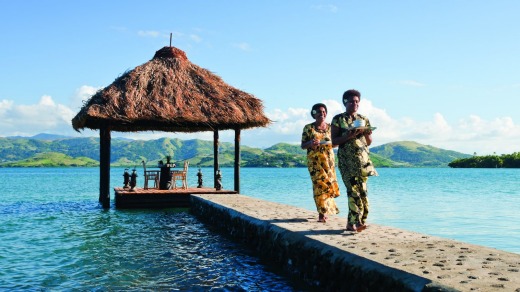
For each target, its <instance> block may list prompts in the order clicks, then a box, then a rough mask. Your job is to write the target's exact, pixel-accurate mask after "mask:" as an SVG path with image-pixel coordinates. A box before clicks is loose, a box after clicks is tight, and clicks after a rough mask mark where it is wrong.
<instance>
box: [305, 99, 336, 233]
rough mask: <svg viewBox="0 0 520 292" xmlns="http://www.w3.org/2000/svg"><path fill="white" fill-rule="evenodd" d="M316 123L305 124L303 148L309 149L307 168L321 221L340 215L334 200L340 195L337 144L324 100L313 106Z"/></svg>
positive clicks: (312, 112) (312, 111)
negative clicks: (330, 215) (334, 149)
mask: <svg viewBox="0 0 520 292" xmlns="http://www.w3.org/2000/svg"><path fill="white" fill-rule="evenodd" d="M311 115H312V117H313V118H314V119H315V121H314V122H313V123H310V124H307V125H305V127H304V128H303V133H302V143H301V147H302V149H307V167H308V168H309V174H310V176H311V180H312V189H313V194H314V202H315V203H316V209H317V210H318V214H319V215H318V221H319V222H324V223H325V222H327V219H328V217H327V215H329V214H338V213H339V209H338V207H337V206H336V202H335V200H334V198H335V197H338V196H339V186H338V181H337V179H336V170H335V165H334V151H333V150H332V148H333V147H334V146H333V145H332V142H331V136H330V129H331V128H330V124H328V123H326V122H325V118H326V117H327V107H326V106H325V105H324V104H323V103H317V104H315V105H313V106H312V110H311Z"/></svg>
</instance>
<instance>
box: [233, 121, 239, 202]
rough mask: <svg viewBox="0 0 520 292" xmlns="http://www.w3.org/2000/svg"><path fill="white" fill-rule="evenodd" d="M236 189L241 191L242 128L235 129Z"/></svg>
mask: <svg viewBox="0 0 520 292" xmlns="http://www.w3.org/2000/svg"><path fill="white" fill-rule="evenodd" d="M234 166H235V191H236V192H237V193H240V128H237V129H235V165H234Z"/></svg>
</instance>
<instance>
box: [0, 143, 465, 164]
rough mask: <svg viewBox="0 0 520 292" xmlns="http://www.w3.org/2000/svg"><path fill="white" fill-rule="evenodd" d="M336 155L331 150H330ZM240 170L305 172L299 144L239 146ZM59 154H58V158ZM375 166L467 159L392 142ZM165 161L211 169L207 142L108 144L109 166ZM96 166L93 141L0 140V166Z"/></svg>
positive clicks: (229, 147)
mask: <svg viewBox="0 0 520 292" xmlns="http://www.w3.org/2000/svg"><path fill="white" fill-rule="evenodd" d="M336 150H337V149H336ZM240 151H241V166H244V167H306V151H305V150H302V149H301V148H300V145H295V144H288V143H278V144H275V145H273V146H271V147H269V148H266V149H260V148H253V147H249V146H241V148H240ZM58 154H59V155H58ZM370 155H371V158H372V160H373V162H374V165H376V167H447V165H448V163H449V162H451V161H453V160H455V159H460V158H466V157H469V156H470V155H466V154H462V153H458V152H454V151H449V150H443V149H439V148H436V147H433V146H428V145H422V144H419V143H416V142H394V143H388V144H384V145H381V146H378V147H373V148H371V153H370ZM166 156H171V158H172V161H173V162H176V163H178V164H180V163H182V161H184V160H186V159H189V160H190V164H191V165H192V166H194V167H195V166H201V167H212V166H213V141H205V140H198V139H193V140H180V139H171V138H161V139H157V140H146V141H145V140H128V139H112V142H111V165H112V166H125V167H139V166H140V165H141V161H142V160H144V161H146V162H147V164H148V165H156V164H157V162H158V161H159V160H163V161H165V160H166ZM234 157H235V148H234V144H233V143H228V142H224V143H220V145H219V163H220V166H223V167H228V166H233V163H234ZM98 161H99V138H95V137H87V138H62V137H57V138H56V139H49V140H44V139H35V138H22V137H12V138H0V167H29V166H31V167H36V166H93V165H98V164H99V163H98Z"/></svg>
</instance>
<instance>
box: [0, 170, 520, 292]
mask: <svg viewBox="0 0 520 292" xmlns="http://www.w3.org/2000/svg"><path fill="white" fill-rule="evenodd" d="M202 171H203V173H204V185H205V186H211V185H212V184H213V182H212V179H211V177H209V176H211V175H209V174H210V173H211V170H210V169H203V170H202ZM378 171H379V173H380V176H379V177H371V178H370V179H369V198H370V202H371V213H370V214H369V220H368V221H369V223H376V224H380V225H388V226H394V227H398V228H402V229H406V230H411V231H416V232H421V233H425V234H430V235H436V236H441V237H445V238H451V239H455V240H459V241H465V242H469V243H473V244H478V245H484V246H489V247H493V248H497V249H501V250H506V251H510V252H515V253H520V226H519V224H518V222H520V214H519V212H517V209H518V206H520V187H519V185H518V183H517V182H518V181H519V178H520V177H519V175H520V171H519V170H516V169H509V170H505V169H379V170H378ZM122 174H123V169H118V168H113V169H112V170H111V185H112V186H113V187H115V186H121V185H122V182H123V177H122ZM0 177H1V178H2V185H3V188H1V189H0V197H1V198H2V199H1V201H0V238H1V239H2V240H1V241H0V267H2V268H1V269H0V289H7V290H74V289H80V290H101V291H105V290H118V291H119V290H134V291H135V290H140V291H147V290H149V291H156V290H199V291H206V290H210V289H213V290H216V291H241V290H242V291H266V290H271V291H272V290H277V291H294V290H297V288H295V285H294V283H291V282H290V281H288V280H287V279H285V278H283V277H280V276H279V275H277V274H276V273H275V272H274V271H273V270H272V269H271V267H269V266H266V265H264V264H263V263H262V262H261V261H260V260H259V259H257V258H256V257H255V256H254V254H252V253H251V251H250V250H249V249H247V248H246V247H243V246H240V245H238V244H236V243H234V242H233V241H231V240H229V239H227V238H226V237H225V236H223V235H221V234H218V233H215V232H213V231H212V230H211V228H210V227H209V226H206V225H204V224H202V223H200V222H199V221H198V220H197V219H196V218H195V217H193V216H192V215H191V214H189V213H188V212H187V211H186V209H164V210H146V209H143V210H120V209H115V208H113V206H112V208H111V209H108V210H104V209H102V208H100V206H99V205H98V202H97V200H98V194H99V192H98V189H99V169H97V168H39V169H16V168H0ZM232 178H233V169H230V168H225V169H223V184H224V188H227V189H231V188H233V179H232ZM188 183H189V185H192V186H194V185H196V184H197V176H196V169H195V168H193V170H192V171H191V173H189V182H188ZM138 184H139V185H140V186H142V178H141V177H138ZM340 186H341V188H342V194H341V196H340V197H339V198H338V205H339V207H340V209H341V213H340V214H339V216H340V217H343V218H344V217H345V216H346V213H347V211H348V209H347V203H346V193H345V189H344V186H343V185H342V183H340ZM241 193H242V194H244V195H248V196H252V197H257V198H261V199H265V200H269V201H275V202H279V203H283V204H289V205H293V206H297V207H301V208H305V209H308V210H314V208H315V207H314V203H313V200H312V189H311V182H310V178H309V175H308V172H307V170H306V169H304V168H292V169H273V168H269V169H266V168H263V169H258V168H243V169H241ZM112 203H113V199H112Z"/></svg>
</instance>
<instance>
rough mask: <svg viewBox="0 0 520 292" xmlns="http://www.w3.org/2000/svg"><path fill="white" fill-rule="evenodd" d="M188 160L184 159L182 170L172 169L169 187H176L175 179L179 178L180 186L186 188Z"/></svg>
mask: <svg viewBox="0 0 520 292" xmlns="http://www.w3.org/2000/svg"><path fill="white" fill-rule="evenodd" d="M189 165H190V162H189V161H188V160H186V161H184V169H183V170H172V172H171V173H172V181H171V184H170V189H172V188H173V189H176V188H177V181H178V180H180V181H181V182H182V186H181V187H182V188H183V189H187V188H188V183H187V182H186V178H187V176H188V166H189Z"/></svg>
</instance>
